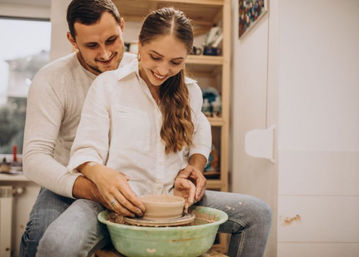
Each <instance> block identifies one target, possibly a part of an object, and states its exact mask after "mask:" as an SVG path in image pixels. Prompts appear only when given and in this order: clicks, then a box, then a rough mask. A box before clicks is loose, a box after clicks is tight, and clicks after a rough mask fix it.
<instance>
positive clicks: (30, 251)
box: [20, 189, 272, 257]
mask: <svg viewBox="0 0 359 257" xmlns="http://www.w3.org/2000/svg"><path fill="white" fill-rule="evenodd" d="M197 204H198V205H202V206H208V207H212V208H216V209H220V210H223V211H224V212H226V213H227V214H228V217H229V219H228V221H227V222H225V223H224V224H222V225H221V226H220V228H219V232H222V233H229V234H231V240H230V244H229V250H228V255H229V256H236V257H261V256H262V255H263V253H264V250H265V247H266V243H267V240H268V235H269V231H270V227H271V220H272V215H271V210H270V208H269V206H268V205H267V204H266V203H264V202H263V201H261V200H259V199H257V198H255V197H252V196H248V195H243V194H235V193H228V192H218V191H209V190H207V191H206V194H205V196H204V198H203V199H202V200H201V201H200V202H199V203H197ZM103 209H104V208H103V207H102V206H101V205H100V204H98V203H95V202H93V201H90V200H84V199H78V200H73V199H69V198H65V197H62V196H59V195H56V194H54V193H52V192H51V191H49V190H47V189H42V190H41V191H40V194H39V196H38V198H37V201H36V203H35V205H34V207H33V209H32V211H31V214H30V219H29V222H28V224H27V226H26V230H25V232H24V234H23V236H22V240H21V245H20V256H35V255H36V256H39V257H42V256H52V257H56V256H61V257H65V256H68V257H74V256H91V255H92V254H93V253H94V251H95V250H97V249H100V248H102V247H103V246H105V245H106V244H108V243H109V242H110V239H109V235H108V233H107V229H106V227H105V226H103V225H102V224H100V223H99V222H98V221H97V214H98V213H99V212H100V211H102V210H103Z"/></svg>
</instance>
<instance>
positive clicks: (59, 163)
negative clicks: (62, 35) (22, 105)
mask: <svg viewBox="0 0 359 257" xmlns="http://www.w3.org/2000/svg"><path fill="white" fill-rule="evenodd" d="M133 58H135V56H134V55H130V54H126V53H125V55H124V58H123V60H122V62H121V64H120V66H122V65H124V64H126V63H128V62H129V60H132V59H133ZM95 78H96V75H94V74H92V73H90V72H89V71H87V70H85V69H84V68H83V67H82V66H81V64H80V63H79V61H78V59H77V57H76V54H75V53H72V54H69V55H67V56H65V57H62V58H60V59H58V60H56V61H54V62H52V63H50V64H48V65H46V66H45V67H43V68H42V69H41V70H40V71H39V72H38V73H37V74H36V75H35V77H34V79H33V81H32V84H31V87H30V90H29V95H28V99H27V110H26V123H25V133H24V150H23V165H24V166H23V167H24V173H25V175H26V176H27V177H28V178H29V179H31V180H33V181H34V182H36V183H38V184H39V185H41V186H43V187H46V188H48V189H50V190H51V191H53V192H55V193H57V194H60V195H63V196H67V197H73V196H72V188H73V185H74V182H75V180H76V178H77V176H79V174H69V173H67V172H66V167H65V166H66V165H67V163H68V161H69V156H70V149H71V146H72V143H73V140H74V138H75V134H76V129H77V126H78V124H79V122H80V116H81V110H82V105H83V102H84V100H85V97H86V94H87V91H88V89H89V87H90V85H91V83H92V82H93V80H94V79H95Z"/></svg>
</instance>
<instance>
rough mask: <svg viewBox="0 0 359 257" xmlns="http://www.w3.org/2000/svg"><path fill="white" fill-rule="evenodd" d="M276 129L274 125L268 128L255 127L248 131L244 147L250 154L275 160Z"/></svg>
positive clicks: (271, 160) (273, 161)
mask: <svg viewBox="0 0 359 257" xmlns="http://www.w3.org/2000/svg"><path fill="white" fill-rule="evenodd" d="M274 130H275V126H274V125H272V126H270V127H269V128H266V129H253V130H250V131H248V132H247V133H246V135H245V140H244V149H245V151H246V153H247V154H248V155H249V156H252V157H256V158H264V159H268V160H269V161H270V162H272V163H275V160H274Z"/></svg>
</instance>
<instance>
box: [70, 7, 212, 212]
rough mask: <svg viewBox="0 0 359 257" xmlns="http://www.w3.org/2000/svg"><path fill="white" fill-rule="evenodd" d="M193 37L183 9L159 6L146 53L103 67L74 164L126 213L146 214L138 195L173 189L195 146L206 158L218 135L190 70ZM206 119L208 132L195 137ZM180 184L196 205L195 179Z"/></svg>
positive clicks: (141, 48) (144, 37)
mask: <svg viewBox="0 0 359 257" xmlns="http://www.w3.org/2000/svg"><path fill="white" fill-rule="evenodd" d="M192 43H193V32H192V26H191V24H190V22H189V20H188V19H187V18H186V17H185V16H184V14H183V13H182V12H181V11H178V10H174V9H172V8H163V9H160V10H157V11H155V12H152V13H151V14H150V15H148V16H147V18H146V20H145V21H144V24H143V26H142V29H141V32H140V35H139V44H138V60H134V61H133V62H132V63H131V64H129V65H128V66H127V67H125V68H124V69H122V70H120V71H119V72H118V71H113V72H107V73H104V74H102V75H101V76H99V77H98V78H97V79H96V80H95V81H94V83H93V84H92V87H91V88H90V90H89V92H88V95H87V100H86V102H85V104H84V107H83V111H82V117H81V122H80V125H79V127H78V129H77V134H76V139H75V141H74V144H73V146H72V150H71V159H70V162H69V165H68V169H69V170H70V171H74V172H77V171H80V172H81V173H83V175H85V176H86V177H88V178H89V179H90V180H92V181H93V182H94V183H95V184H96V186H97V187H98V189H99V192H100V193H101V195H102V197H103V198H104V200H105V201H106V202H107V204H108V206H110V207H111V209H113V210H115V211H116V212H118V213H120V214H123V215H129V216H134V215H135V214H137V215H139V216H141V215H142V214H143V211H144V206H143V204H142V203H141V201H140V200H139V198H138V196H140V195H143V194H166V193H169V192H170V191H171V189H172V188H173V186H174V180H175V178H176V176H177V174H178V172H179V171H180V170H182V169H184V168H185V167H186V166H187V165H188V151H189V152H190V153H189V154H191V155H193V154H200V155H202V159H203V160H204V163H205V161H206V158H207V156H208V153H209V151H210V147H211V137H210V129H209V125H208V121H206V119H203V117H202V116H203V114H202V113H201V105H202V93H201V90H200V88H199V86H198V85H197V84H196V82H195V81H193V80H191V79H188V78H185V76H184V70H183V69H184V63H185V59H186V57H187V54H188V53H190V51H191V49H192ZM199 122H205V123H206V124H205V126H206V125H207V126H208V133H207V136H206V137H205V138H199V139H197V140H194V137H193V135H194V132H195V131H196V130H197V128H198V126H199ZM119 171H120V172H119ZM176 183H177V186H176V189H180V188H182V189H185V190H175V194H177V195H182V196H183V197H185V199H186V200H187V201H186V207H188V206H189V205H190V204H192V200H191V198H193V197H190V192H191V190H189V189H190V188H193V187H194V185H193V184H192V183H191V182H190V181H189V180H187V179H183V180H181V179H178V180H177V181H176ZM178 184H182V185H178Z"/></svg>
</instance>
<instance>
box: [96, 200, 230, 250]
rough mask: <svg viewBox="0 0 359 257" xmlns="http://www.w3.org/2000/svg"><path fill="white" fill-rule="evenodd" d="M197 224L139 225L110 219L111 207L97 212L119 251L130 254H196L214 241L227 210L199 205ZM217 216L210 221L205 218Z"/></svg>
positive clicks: (208, 247)
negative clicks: (119, 222) (125, 223)
mask: <svg viewBox="0 0 359 257" xmlns="http://www.w3.org/2000/svg"><path fill="white" fill-rule="evenodd" d="M193 212H194V213H195V214H196V219H195V224H198V225H191V226H183V227H157V228H156V227H140V226H132V225H131V226H130V225H124V224H117V223H114V222H111V221H109V220H108V219H107V215H108V214H109V212H108V211H102V212H101V213H99V215H98V219H99V221H100V222H102V223H104V224H106V225H107V229H108V230H109V233H110V236H111V241H112V243H113V245H114V247H115V249H116V250H117V251H119V252H120V253H121V254H123V255H125V256H128V257H145V256H146V257H147V256H156V257H161V256H163V257H172V256H173V257H195V256H200V255H201V254H203V253H205V252H206V251H208V250H209V249H210V248H211V246H212V245H213V243H214V240H215V237H216V233H217V230H218V227H219V225H220V224H222V223H224V222H225V221H226V220H227V219H228V216H227V214H226V213H225V212H223V211H220V210H217V209H213V208H208V207H202V206H198V207H196V208H195V209H194V210H193ZM208 217H210V219H211V220H214V222H212V223H207V222H206V221H205V219H204V218H208Z"/></svg>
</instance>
